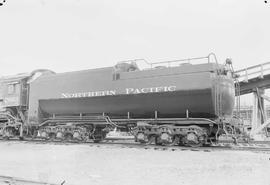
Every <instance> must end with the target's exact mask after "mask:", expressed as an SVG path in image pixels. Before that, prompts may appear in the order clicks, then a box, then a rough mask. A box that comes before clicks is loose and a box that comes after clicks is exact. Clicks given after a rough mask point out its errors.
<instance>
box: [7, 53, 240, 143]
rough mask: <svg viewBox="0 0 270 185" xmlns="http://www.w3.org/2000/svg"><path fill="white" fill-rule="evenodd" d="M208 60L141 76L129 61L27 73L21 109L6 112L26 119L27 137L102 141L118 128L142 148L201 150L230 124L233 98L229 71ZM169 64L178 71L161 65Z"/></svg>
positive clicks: (179, 63) (144, 72)
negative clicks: (182, 146)
mask: <svg viewBox="0 0 270 185" xmlns="http://www.w3.org/2000/svg"><path fill="white" fill-rule="evenodd" d="M196 59H197V58H196ZM206 59H207V61H206V63H202V64H191V63H189V60H181V61H170V62H160V63H154V64H151V65H150V68H148V69H144V70H141V69H139V68H138V66H137V64H136V63H135V61H128V62H121V63H118V64H117V65H115V66H113V67H106V68H99V69H90V70H83V71H75V72H66V73H58V74H57V73H53V72H46V73H44V71H42V75H39V76H38V77H36V78H34V76H35V75H33V73H32V74H31V75H28V76H27V77H25V78H23V79H24V80H25V79H26V81H27V82H26V83H24V84H27V85H25V86H27V88H26V89H27V91H25V97H27V98H26V100H24V101H25V102H26V103H25V104H26V105H25V106H24V107H23V108H24V109H23V110H21V109H19V107H21V108H22V106H18V105H15V106H13V107H10V105H8V104H6V106H3V107H4V108H5V109H6V110H13V111H11V113H12V114H13V115H14V112H15V113H17V115H16V114H15V115H14V117H17V118H23V119H21V120H23V122H24V123H23V125H24V127H25V128H27V131H28V134H29V133H31V134H32V135H36V136H37V134H38V136H39V137H43V138H53V139H55V138H58V139H77V140H85V139H89V138H90V139H93V140H94V141H100V140H102V139H104V138H105V137H106V134H107V133H108V132H109V131H110V130H112V129H114V128H117V129H119V130H122V131H127V132H132V133H133V134H134V136H135V139H136V140H137V141H139V142H142V143H152V142H155V143H156V144H175V143H182V144H186V145H190V146H201V145H203V144H206V143H208V142H209V141H211V140H215V139H216V138H217V136H218V135H219V134H221V133H222V131H221V130H222V128H223V126H222V125H224V124H229V122H230V119H231V117H232V112H233V107H234V92H235V89H234V79H233V76H232V72H231V70H230V68H229V66H228V65H227V64H226V65H223V64H218V63H217V62H211V61H210V55H209V56H208V57H206ZM183 62H184V63H183ZM172 63H173V64H177V65H174V66H171V67H170V66H168V65H167V66H164V64H169V65H171V64H172ZM153 66H155V67H153ZM22 81H23V80H21V82H22ZM19 84H20V83H19ZM2 87H4V86H2ZM2 94H3V93H2ZM2 99H3V102H8V101H7V100H5V97H2ZM22 99H24V98H22ZM2 104H3V103H2ZM14 107H16V110H14Z"/></svg>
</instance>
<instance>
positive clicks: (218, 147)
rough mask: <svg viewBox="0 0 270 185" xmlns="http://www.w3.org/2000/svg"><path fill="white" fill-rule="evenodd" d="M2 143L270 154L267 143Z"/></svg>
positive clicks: (45, 141)
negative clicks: (189, 145)
mask: <svg viewBox="0 0 270 185" xmlns="http://www.w3.org/2000/svg"><path fill="white" fill-rule="evenodd" d="M0 142H11V143H12V142H16V143H22V144H31V143H32V144H44V145H45V144H47V145H88V146H89V147H100V148H136V149H143V150H159V151H202V152H211V151H229V150H233V151H254V152H269V153H270V142H267V141H262V142H261V141H252V142H250V143H245V142H240V143H237V144H234V143H232V142H227V141H226V142H220V143H217V144H212V145H210V146H203V147H197V148H196V147H187V146H163V145H154V144H150V145H146V144H140V143H137V142H134V141H131V140H105V141H103V142H100V143H94V142H91V141H86V142H81V141H60V140H43V139H35V140H33V139H25V140H23V141H19V140H18V139H9V140H0Z"/></svg>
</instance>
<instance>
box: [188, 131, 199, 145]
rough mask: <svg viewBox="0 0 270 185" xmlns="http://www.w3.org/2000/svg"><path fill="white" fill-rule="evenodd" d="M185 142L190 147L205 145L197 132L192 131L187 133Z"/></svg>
mask: <svg viewBox="0 0 270 185" xmlns="http://www.w3.org/2000/svg"><path fill="white" fill-rule="evenodd" d="M185 144H186V145H187V146H190V147H200V146H202V145H203V142H201V141H200V140H199V137H198V136H197V135H196V134H195V133H193V132H191V133H188V134H187V136H186V143H185Z"/></svg>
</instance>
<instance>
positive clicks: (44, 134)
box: [40, 130, 48, 139]
mask: <svg viewBox="0 0 270 185" xmlns="http://www.w3.org/2000/svg"><path fill="white" fill-rule="evenodd" d="M40 137H41V138H43V139H48V133H47V132H46V131H45V130H43V131H41V132H40Z"/></svg>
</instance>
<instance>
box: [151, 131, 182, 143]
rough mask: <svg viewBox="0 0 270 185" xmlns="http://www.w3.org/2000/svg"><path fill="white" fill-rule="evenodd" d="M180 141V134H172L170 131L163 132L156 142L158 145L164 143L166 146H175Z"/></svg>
mask: <svg viewBox="0 0 270 185" xmlns="http://www.w3.org/2000/svg"><path fill="white" fill-rule="evenodd" d="M178 143H179V137H178V136H172V135H171V134H170V133H168V132H164V133H162V134H161V135H160V136H159V137H158V138H157V139H156V144H157V145H164V146H174V145H176V144H178Z"/></svg>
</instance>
